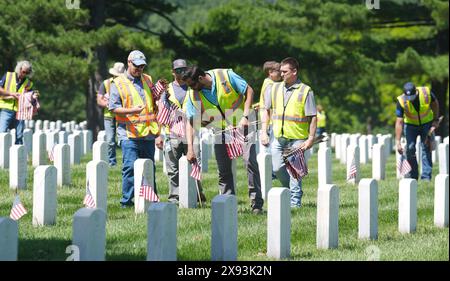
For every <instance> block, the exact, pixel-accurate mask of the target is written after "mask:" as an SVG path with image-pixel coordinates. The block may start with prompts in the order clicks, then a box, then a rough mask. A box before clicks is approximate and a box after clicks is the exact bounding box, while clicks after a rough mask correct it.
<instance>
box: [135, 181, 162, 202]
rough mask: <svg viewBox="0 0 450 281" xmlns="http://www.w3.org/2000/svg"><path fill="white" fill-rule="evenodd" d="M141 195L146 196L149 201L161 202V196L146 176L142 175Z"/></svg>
mask: <svg viewBox="0 0 450 281" xmlns="http://www.w3.org/2000/svg"><path fill="white" fill-rule="evenodd" d="M139 196H141V197H144V199H145V200H147V201H149V202H159V197H158V195H157V194H156V193H155V191H154V190H153V187H151V186H150V185H149V184H148V182H147V179H146V178H145V176H142V183H141V188H140V189H139Z"/></svg>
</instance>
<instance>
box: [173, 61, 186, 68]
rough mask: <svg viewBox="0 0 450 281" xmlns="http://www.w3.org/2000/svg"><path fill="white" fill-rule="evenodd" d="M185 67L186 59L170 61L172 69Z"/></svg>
mask: <svg viewBox="0 0 450 281" xmlns="http://www.w3.org/2000/svg"><path fill="white" fill-rule="evenodd" d="M183 67H187V64H186V61H185V60H183V59H177V60H174V61H173V62H172V69H177V68H183Z"/></svg>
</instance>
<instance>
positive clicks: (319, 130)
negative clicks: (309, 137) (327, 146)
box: [316, 127, 325, 136]
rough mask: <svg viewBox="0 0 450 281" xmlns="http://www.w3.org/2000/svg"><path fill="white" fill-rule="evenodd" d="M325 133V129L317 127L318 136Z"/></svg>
mask: <svg viewBox="0 0 450 281" xmlns="http://www.w3.org/2000/svg"><path fill="white" fill-rule="evenodd" d="M323 133H325V128H324V127H317V129H316V136H320V135H322V134H323Z"/></svg>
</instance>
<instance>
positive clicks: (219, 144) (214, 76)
mask: <svg viewBox="0 0 450 281" xmlns="http://www.w3.org/2000/svg"><path fill="white" fill-rule="evenodd" d="M183 80H185V81H186V83H187V84H188V85H189V87H191V88H192V89H193V90H194V91H192V94H191V95H190V97H189V101H188V104H187V109H186V116H187V118H188V120H189V122H187V126H186V136H187V143H188V153H187V159H188V161H193V160H194V159H195V154H194V146H193V142H194V138H193V136H194V123H195V124H199V123H200V120H201V121H202V122H201V123H202V125H203V126H206V125H208V126H209V127H211V128H213V129H215V130H221V132H220V133H217V137H216V139H215V144H214V153H215V156H216V161H217V166H218V170H219V188H220V192H221V193H222V194H235V189H234V185H235V184H236V183H235V182H234V179H233V173H232V162H231V161H232V160H231V159H230V158H229V155H228V153H227V150H226V145H225V141H224V140H225V137H226V135H227V136H228V134H227V133H226V132H229V131H226V132H224V131H223V130H224V129H225V128H230V127H239V128H241V129H244V135H246V139H245V142H244V144H243V158H244V162H245V167H246V169H247V176H248V188H249V197H250V201H251V208H252V212H253V213H254V214H260V213H261V212H262V206H263V204H264V200H263V199H262V195H261V182H260V177H259V168H258V162H257V161H256V149H255V133H256V132H255V126H254V124H250V123H249V119H250V120H255V119H256V116H254V115H255V114H254V111H251V105H252V102H253V89H252V88H251V87H250V85H248V84H247V82H246V81H245V80H244V79H242V77H240V76H239V75H238V74H236V73H235V72H234V71H233V70H231V69H213V70H209V71H207V72H204V71H203V70H202V69H200V68H198V67H197V66H193V67H189V68H188V69H187V71H186V72H185V73H184V75H183ZM197 120H199V122H197ZM249 125H250V126H249ZM196 129H198V128H197V126H196ZM245 131H247V132H245Z"/></svg>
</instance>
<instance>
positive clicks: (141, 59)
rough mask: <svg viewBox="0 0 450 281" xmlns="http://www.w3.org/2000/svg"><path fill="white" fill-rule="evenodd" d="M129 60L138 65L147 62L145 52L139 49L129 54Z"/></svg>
mask: <svg viewBox="0 0 450 281" xmlns="http://www.w3.org/2000/svg"><path fill="white" fill-rule="evenodd" d="M128 60H129V61H131V62H132V63H134V64H135V65H138V66H139V65H143V64H145V65H146V64H147V62H146V58H145V56H144V53H142V52H141V51H138V50H134V51H131V53H130V54H129V55H128Z"/></svg>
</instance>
